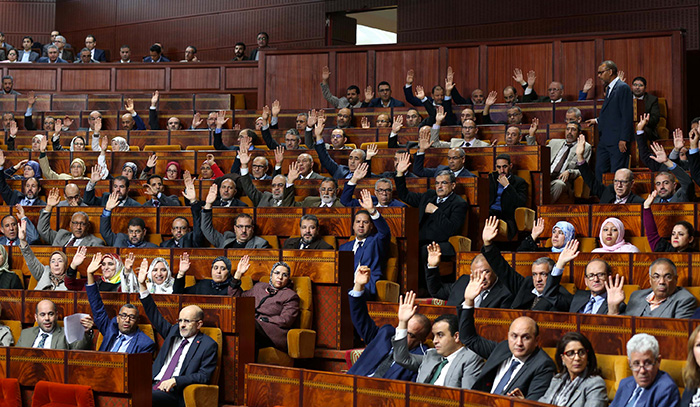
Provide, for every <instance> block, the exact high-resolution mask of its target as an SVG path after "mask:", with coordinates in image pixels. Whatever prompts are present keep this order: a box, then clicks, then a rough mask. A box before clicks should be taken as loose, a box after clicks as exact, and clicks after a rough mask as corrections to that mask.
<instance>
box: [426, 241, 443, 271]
mask: <svg viewBox="0 0 700 407" xmlns="http://www.w3.org/2000/svg"><path fill="white" fill-rule="evenodd" d="M441 257H442V250H440V245H439V244H437V243H435V242H432V243H430V244H429V245H428V267H430V268H435V267H438V266H439V265H440V258H441Z"/></svg>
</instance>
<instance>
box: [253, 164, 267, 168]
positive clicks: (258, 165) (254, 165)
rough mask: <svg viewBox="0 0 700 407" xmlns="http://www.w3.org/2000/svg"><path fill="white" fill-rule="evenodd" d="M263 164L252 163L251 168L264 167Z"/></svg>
mask: <svg viewBox="0 0 700 407" xmlns="http://www.w3.org/2000/svg"><path fill="white" fill-rule="evenodd" d="M265 167H266V166H265V165H260V164H253V168H265Z"/></svg>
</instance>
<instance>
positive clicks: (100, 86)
mask: <svg viewBox="0 0 700 407" xmlns="http://www.w3.org/2000/svg"><path fill="white" fill-rule="evenodd" d="M111 78H112V75H111V70H110V69H90V70H84V69H65V70H62V71H61V89H62V91H63V92H80V91H91V92H96V91H109V90H110V88H111V86H110V82H111Z"/></svg>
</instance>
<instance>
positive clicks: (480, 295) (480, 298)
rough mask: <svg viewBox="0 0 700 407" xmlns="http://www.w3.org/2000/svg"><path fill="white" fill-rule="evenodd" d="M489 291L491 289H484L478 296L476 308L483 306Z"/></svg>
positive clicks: (475, 303)
mask: <svg viewBox="0 0 700 407" xmlns="http://www.w3.org/2000/svg"><path fill="white" fill-rule="evenodd" d="M489 291H491V290H484V291H482V292H481V293H480V294H479V295H478V296H477V297H476V299H475V300H474V308H479V307H480V306H481V303H482V302H484V299H485V298H486V296H487V295H489Z"/></svg>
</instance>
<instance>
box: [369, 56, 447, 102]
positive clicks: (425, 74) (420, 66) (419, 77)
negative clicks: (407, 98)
mask: <svg viewBox="0 0 700 407" xmlns="http://www.w3.org/2000/svg"><path fill="white" fill-rule="evenodd" d="M376 55H377V65H376V72H377V74H376V83H374V84H370V85H373V86H372V88H373V89H374V97H379V94H378V92H377V84H378V83H379V82H381V81H387V82H389V84H391V89H392V92H393V94H392V96H393V97H394V98H396V99H398V100H404V96H403V86H404V84H405V83H406V72H408V70H409V69H413V70H414V71H415V73H416V74H415V77H414V80H413V91H414V93H415V90H416V86H417V85H422V86H423V88H425V94H426V96H429V95H430V91H431V89H432V88H433V86H435V85H438V84H441V85H443V86H444V84H445V73H444V72H443V73H438V50H437V49H435V48H433V49H419V50H403V51H377V54H376ZM441 78H442V79H441Z"/></svg>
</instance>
